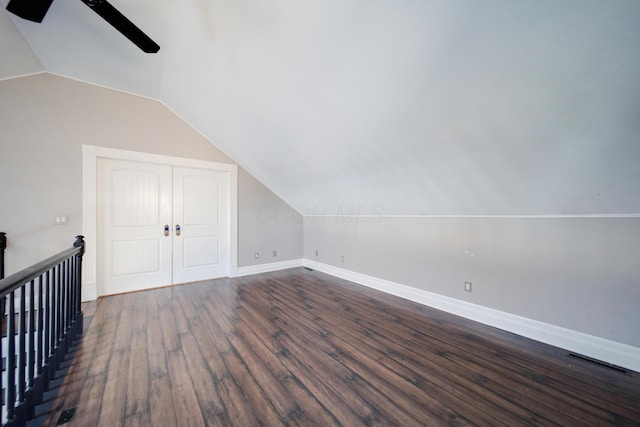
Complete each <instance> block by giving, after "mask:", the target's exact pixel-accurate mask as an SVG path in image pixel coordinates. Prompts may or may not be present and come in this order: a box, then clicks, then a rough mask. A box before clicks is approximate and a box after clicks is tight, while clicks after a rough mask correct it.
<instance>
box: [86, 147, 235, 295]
mask: <svg viewBox="0 0 640 427" xmlns="http://www.w3.org/2000/svg"><path fill="white" fill-rule="evenodd" d="M98 158H105V159H115V160H128V161H136V162H143V163H155V164H162V165H170V166H180V167H188V168H201V169H211V170H218V171H223V172H227V173H228V174H229V187H230V188H229V198H230V200H229V221H230V226H231V230H230V236H229V247H228V250H229V277H233V276H235V275H236V274H237V271H238V165H236V164H231V163H218V162H209V161H205V160H197V159H187V158H184V157H172V156H165V155H161V154H152V153H142V152H138V151H128V150H120V149H115V148H107V147H100V146H96V145H86V144H83V145H82V234H83V235H84V237H85V242H86V243H85V245H86V246H85V255H84V258H83V266H82V301H92V300H95V299H97V298H98V283H97V271H96V269H97V261H98V260H97V252H96V248H97V247H98V245H97V241H96V239H97V236H98V233H97V227H98V205H97V201H98V199H97V194H96V193H97V191H98V176H97V174H98Z"/></svg>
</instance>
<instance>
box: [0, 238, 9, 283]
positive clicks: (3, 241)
mask: <svg viewBox="0 0 640 427" xmlns="http://www.w3.org/2000/svg"><path fill="white" fill-rule="evenodd" d="M5 249H7V233H3V232H0V279H4V250H5Z"/></svg>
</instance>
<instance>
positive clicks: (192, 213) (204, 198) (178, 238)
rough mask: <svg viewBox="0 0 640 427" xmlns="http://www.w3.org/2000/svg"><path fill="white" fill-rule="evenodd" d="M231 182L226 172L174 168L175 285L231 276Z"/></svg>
mask: <svg viewBox="0 0 640 427" xmlns="http://www.w3.org/2000/svg"><path fill="white" fill-rule="evenodd" d="M228 181H229V174H228V173H226V172H223V171H215V170H207V169H192V168H181V167H174V169H173V227H174V237H173V239H174V243H173V282H174V283H185V282H193V281H196V280H205V279H211V278H216V277H225V276H228V275H229V253H228V249H227V248H228V247H229V238H230V236H229V230H230V222H229V182H228ZM178 227H179V230H180V231H179V233H178Z"/></svg>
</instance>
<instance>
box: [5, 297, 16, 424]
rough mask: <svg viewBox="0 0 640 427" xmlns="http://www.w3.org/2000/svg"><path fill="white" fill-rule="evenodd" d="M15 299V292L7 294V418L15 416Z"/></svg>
mask: <svg viewBox="0 0 640 427" xmlns="http://www.w3.org/2000/svg"><path fill="white" fill-rule="evenodd" d="M15 313H16V301H15V292H13V291H12V292H11V293H10V294H9V311H8V312H7V418H8V419H9V420H11V419H12V418H13V417H15V405H16V315H15Z"/></svg>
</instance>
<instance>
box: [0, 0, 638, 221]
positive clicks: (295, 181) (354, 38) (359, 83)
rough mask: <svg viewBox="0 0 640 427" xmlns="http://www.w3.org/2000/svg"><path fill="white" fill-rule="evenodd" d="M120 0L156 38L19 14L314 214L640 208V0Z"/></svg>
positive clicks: (42, 50) (82, 10)
mask: <svg viewBox="0 0 640 427" xmlns="http://www.w3.org/2000/svg"><path fill="white" fill-rule="evenodd" d="M7 2H8V0H0V3H2V4H3V5H6V3H7ZM111 3H112V4H113V5H114V6H116V7H117V8H118V9H119V10H120V11H121V12H123V13H124V14H125V15H126V16H128V17H129V19H131V20H132V21H133V22H134V23H136V24H137V25H138V26H139V27H140V28H142V29H143V30H144V31H145V32H146V33H147V34H148V35H149V36H151V37H152V38H153V39H154V40H155V41H156V42H157V43H158V44H160V46H161V50H160V52H159V53H158V54H156V55H148V54H144V53H143V52H142V51H140V50H139V49H138V48H136V47H135V46H134V45H133V44H131V43H130V42H129V41H128V40H127V39H125V38H124V37H123V36H121V35H120V34H119V33H117V32H116V31H115V30H114V29H113V28H111V27H110V26H109V25H108V24H106V23H105V22H104V21H102V19H101V18H100V17H99V16H97V15H95V14H94V13H93V12H92V11H91V10H90V9H89V8H88V7H87V6H85V5H84V4H83V3H82V2H80V0H55V1H54V2H53V4H52V6H51V8H50V10H49V12H48V14H47V16H46V17H45V19H44V22H43V23H42V24H36V23H32V22H27V21H24V20H21V19H20V18H18V17H15V16H13V15H10V14H9V15H10V17H11V20H12V21H13V22H14V24H15V25H16V27H17V29H18V31H19V32H20V33H21V34H22V36H23V37H24V38H25V40H26V41H27V43H28V44H29V46H30V47H31V49H32V50H33V52H34V53H35V56H36V57H37V59H38V60H39V62H40V63H41V64H42V67H43V68H44V69H45V70H47V71H50V72H53V73H57V74H61V75H65V76H69V77H72V78H76V79H80V80H84V81H89V82H93V83H96V84H100V85H104V86H108V87H113V88H116V89H119V90H124V91H129V92H132V93H137V94H140V95H144V96H148V97H152V98H155V99H159V100H161V101H163V102H164V103H165V104H167V105H168V106H169V107H170V108H172V109H173V110H174V111H176V112H177V113H178V114H179V115H180V116H181V117H183V118H184V119H185V120H186V121H188V122H189V123H191V124H192V125H193V126H194V127H196V128H197V129H198V130H199V131H200V132H202V133H203V134H204V135H205V136H207V137H208V138H209V139H210V140H211V141H212V142H213V143H215V144H216V145H217V146H218V147H220V148H221V149H222V150H223V151H224V152H226V153H227V154H229V155H230V156H231V157H232V158H234V159H235V160H236V161H237V162H238V163H239V164H240V165H241V166H243V167H244V168H245V169H247V170H249V171H250V172H251V173H252V174H253V175H255V176H256V177H257V178H258V179H259V180H261V181H262V182H263V183H264V184H265V185H267V186H268V187H269V188H270V189H271V190H273V191H274V192H275V193H276V194H278V195H279V196H280V197H282V198H283V199H284V200H285V201H287V202H288V203H289V204H291V205H292V206H293V207H295V208H296V209H298V210H299V211H300V212H302V213H303V214H314V213H315V214H335V213H347V214H353V213H360V214H381V213H385V214H397V215H424V214H436V215H441V214H442V215H446V214H462V215H474V214H478V215H482V214H502V215H519V214H523V215H537V214H634V213H640V25H638V23H639V22H640V2H639V1H637V0H629V1H624V0H616V1H613V2H606V1H600V0H562V1H543V2H540V1H539V0H531V1H519V2H513V1H499V0H486V1H482V2H478V1H473V0H459V1H452V0H441V1H428V0H419V1H418V0H324V1H318V0H316V1H313V0H312V1H307V2H295V1H284V0H271V1H268V2H267V1H260V0H233V1H228V0H226V1H223V0H180V1H168V0H111ZM3 13H6V12H3ZM5 21H6V19H4V17H3V19H2V20H0V24H2V25H5ZM176 144H179V141H176Z"/></svg>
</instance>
